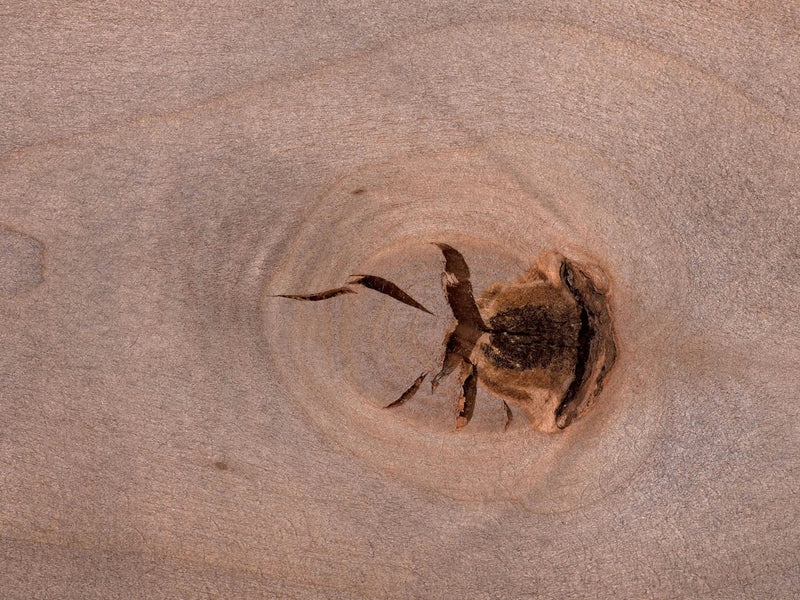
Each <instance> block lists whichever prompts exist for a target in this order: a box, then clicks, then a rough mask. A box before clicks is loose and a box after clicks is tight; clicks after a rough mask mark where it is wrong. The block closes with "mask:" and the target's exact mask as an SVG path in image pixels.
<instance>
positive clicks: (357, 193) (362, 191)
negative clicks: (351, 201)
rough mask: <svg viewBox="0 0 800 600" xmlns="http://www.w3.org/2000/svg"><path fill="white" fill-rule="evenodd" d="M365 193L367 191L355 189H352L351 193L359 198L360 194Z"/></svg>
mask: <svg viewBox="0 0 800 600" xmlns="http://www.w3.org/2000/svg"><path fill="white" fill-rule="evenodd" d="M366 191H367V190H365V189H364V188H356V189H354V190H353V191H352V192H351V193H352V194H353V195H354V196H360V195H361V194H363V193H364V192H366Z"/></svg>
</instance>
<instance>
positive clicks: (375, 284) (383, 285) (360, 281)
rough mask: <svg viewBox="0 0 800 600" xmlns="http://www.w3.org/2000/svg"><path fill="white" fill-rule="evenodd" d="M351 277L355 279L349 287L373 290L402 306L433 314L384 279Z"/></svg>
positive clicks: (366, 276)
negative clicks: (361, 286)
mask: <svg viewBox="0 0 800 600" xmlns="http://www.w3.org/2000/svg"><path fill="white" fill-rule="evenodd" d="M351 277H355V279H353V280H352V281H349V282H348V283H349V284H350V285H363V286H364V287H365V288H369V289H371V290H375V291H376V292H380V293H381V294H386V295H387V296H390V297H391V298H394V299H395V300H398V301H400V302H402V303H403V304H408V305H409V306H413V307H414V308H418V309H419V310H421V311H424V312H426V313H428V314H429V315H432V314H433V313H432V312H431V311H429V310H428V309H427V308H425V307H424V306H422V304H420V303H419V302H417V301H416V300H414V298H412V297H411V296H409V295H408V294H407V293H405V292H404V291H403V290H401V289H400V288H399V287H398V286H397V285H395V284H394V283H392V282H391V281H389V280H388V279H384V278H383V277H378V276H376V275H358V274H356V275H351Z"/></svg>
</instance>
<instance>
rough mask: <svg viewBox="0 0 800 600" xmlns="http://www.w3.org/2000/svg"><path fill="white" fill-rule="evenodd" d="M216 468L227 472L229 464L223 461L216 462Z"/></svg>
mask: <svg viewBox="0 0 800 600" xmlns="http://www.w3.org/2000/svg"><path fill="white" fill-rule="evenodd" d="M214 468H215V469H219V470H220V471H227V470H228V468H229V467H228V463H226V462H225V461H222V460H215V461H214Z"/></svg>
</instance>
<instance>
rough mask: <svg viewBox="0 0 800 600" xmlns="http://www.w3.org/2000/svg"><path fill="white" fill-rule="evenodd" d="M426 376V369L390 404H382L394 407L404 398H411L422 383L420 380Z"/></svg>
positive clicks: (423, 379) (404, 399)
mask: <svg viewBox="0 0 800 600" xmlns="http://www.w3.org/2000/svg"><path fill="white" fill-rule="evenodd" d="M427 376H428V373H427V371H426V372H425V373H422V374H421V375H420V376H419V377H417V378H416V379H415V380H414V383H412V384H411V387H409V388H408V389H407V390H406V391H405V392H403V393H402V395H401V396H400V397H399V398H398V399H397V400H395V401H394V402H392V403H391V404H387V405H386V406H384V408H394V407H395V406H400V405H401V404H402V403H403V402H405V401H406V400H410V399H411V398H413V397H414V394H416V393H417V390H418V389H419V386H421V385H422V382H423V381H425V377H427Z"/></svg>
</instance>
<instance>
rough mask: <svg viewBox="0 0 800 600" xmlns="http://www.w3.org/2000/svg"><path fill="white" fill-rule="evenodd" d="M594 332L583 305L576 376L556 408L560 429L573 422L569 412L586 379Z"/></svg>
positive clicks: (557, 424)
mask: <svg viewBox="0 0 800 600" xmlns="http://www.w3.org/2000/svg"><path fill="white" fill-rule="evenodd" d="M593 337H594V332H593V331H592V328H591V326H590V325H589V313H588V311H587V310H586V308H585V307H584V306H583V305H581V328H580V331H579V332H578V356H577V358H576V361H575V377H574V378H573V380H572V383H570V384H569V388H567V391H566V393H565V394H564V397H563V398H562V399H561V402H560V403H559V405H558V408H556V426H557V427H558V428H559V429H564V428H565V427H567V425H569V424H570V423H571V422H572V419H573V418H574V416H575V415H574V414H569V413H567V409H568V408H570V405H571V404H572V401H573V400H574V399H575V398H576V396H577V395H578V392H579V391H580V389H581V387H583V384H584V383H585V381H586V371H587V369H586V366H587V363H588V361H589V353H590V351H591V346H592V338H593Z"/></svg>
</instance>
